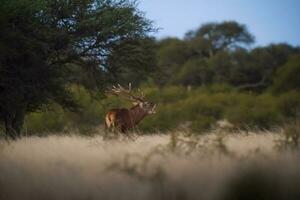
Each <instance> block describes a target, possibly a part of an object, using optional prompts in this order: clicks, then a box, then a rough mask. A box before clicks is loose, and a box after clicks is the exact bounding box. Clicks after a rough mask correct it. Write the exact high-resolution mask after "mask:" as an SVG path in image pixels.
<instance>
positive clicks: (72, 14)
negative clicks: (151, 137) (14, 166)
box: [0, 0, 155, 138]
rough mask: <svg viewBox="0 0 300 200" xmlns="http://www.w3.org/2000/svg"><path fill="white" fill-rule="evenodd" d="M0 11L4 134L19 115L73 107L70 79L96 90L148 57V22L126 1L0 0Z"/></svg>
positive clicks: (11, 131)
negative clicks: (41, 110) (49, 108)
mask: <svg viewBox="0 0 300 200" xmlns="http://www.w3.org/2000/svg"><path fill="white" fill-rule="evenodd" d="M0 13H1V14H0V30H1V31H0V54H1V57H0V120H1V121H3V122H4V123H5V127H6V134H7V135H8V136H10V137H11V138H16V137H18V136H20V130H21V128H22V125H23V121H24V117H25V115H26V114H27V113H30V112H33V111H37V110H39V109H42V108H43V107H44V106H47V105H51V104H53V103H56V104H60V105H61V106H62V107H63V108H64V109H69V110H71V111H75V110H77V109H78V104H77V102H76V101H74V99H73V97H74V95H73V94H72V91H71V90H70V85H71V84H82V85H84V86H85V87H86V88H88V89H98V90H100V91H101V89H103V88H104V86H105V84H107V82H108V81H112V80H115V79H116V78H118V77H125V78H126V79H127V80H128V79H131V78H134V79H136V77H131V76H128V75H126V76H124V74H122V73H121V72H123V73H126V72H127V71H134V72H145V71H148V72H149V68H151V65H152V64H153V62H151V61H152V60H155V59H153V58H154V52H153V49H154V48H153V47H152V45H153V41H152V40H150V39H147V33H148V32H149V31H152V30H153V29H152V25H151V22H150V21H149V20H147V19H145V18H144V17H143V15H142V14H141V13H140V12H139V11H138V10H137V5H136V3H135V2H134V1H128V0H116V1H110V0H85V1H69V0H60V1H51V0H37V1H33V0H22V1H21V0H10V1H8V0H4V1H3V2H1V5H0ZM121 55H122V56H121ZM141 66H142V67H141ZM131 67H132V68H131ZM120 68H122V70H121V69H120ZM120 74H122V76H121V75H120ZM131 74H133V73H132V72H131ZM141 74H143V73H140V74H139V75H138V77H140V78H141V79H142V78H143V77H145V76H141ZM118 75H120V76H118ZM137 82H139V81H137ZM86 118H87V117H86ZM87 120H88V119H87Z"/></svg>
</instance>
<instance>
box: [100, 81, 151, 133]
mask: <svg viewBox="0 0 300 200" xmlns="http://www.w3.org/2000/svg"><path fill="white" fill-rule="evenodd" d="M107 93H110V94H114V95H116V96H119V97H125V98H126V99H128V100H130V101H131V102H132V104H133V107H131V108H129V109H127V108H116V109H111V110H109V111H108V113H107V114H106V116H105V125H106V128H107V129H110V130H113V131H115V130H118V131H121V132H122V133H126V132H127V131H128V130H130V129H133V128H134V127H135V126H136V125H137V124H138V123H139V122H141V121H142V120H143V119H144V117H146V116H147V115H151V114H155V108H156V104H154V103H151V102H148V101H146V100H145V96H144V95H143V93H142V96H135V95H133V94H132V91H131V84H129V86H128V89H125V88H124V87H122V86H121V85H119V84H118V87H116V86H113V87H112V89H111V90H109V91H107Z"/></svg>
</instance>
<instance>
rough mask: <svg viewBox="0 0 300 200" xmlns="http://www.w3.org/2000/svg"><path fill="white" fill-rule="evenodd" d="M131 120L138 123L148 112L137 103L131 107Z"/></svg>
mask: <svg viewBox="0 0 300 200" xmlns="http://www.w3.org/2000/svg"><path fill="white" fill-rule="evenodd" d="M129 112H130V117H131V121H132V123H133V124H134V125H136V124H138V123H139V122H140V121H142V120H143V119H144V117H145V116H146V115H147V112H146V111H145V110H143V109H142V108H141V107H140V106H138V105H136V106H133V107H132V108H130V109H129Z"/></svg>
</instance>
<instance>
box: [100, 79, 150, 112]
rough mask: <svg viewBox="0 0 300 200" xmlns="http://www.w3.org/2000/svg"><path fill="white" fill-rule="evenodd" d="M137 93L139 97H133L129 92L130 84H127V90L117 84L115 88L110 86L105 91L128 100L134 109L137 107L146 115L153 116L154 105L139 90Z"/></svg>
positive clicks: (130, 91)
mask: <svg viewBox="0 0 300 200" xmlns="http://www.w3.org/2000/svg"><path fill="white" fill-rule="evenodd" d="M138 91H139V95H133V94H132V90H131V83H129V84H128V88H125V87H123V86H121V85H120V84H118V85H117V86H112V88H111V89H110V90H108V91H106V93H110V94H114V95H116V96H119V97H122V98H125V99H127V100H129V101H130V102H131V103H132V104H133V105H134V107H136V106H139V107H140V108H141V109H142V110H144V111H145V113H147V114H155V113H156V104H154V103H152V102H149V101H147V100H146V99H145V95H144V93H143V92H142V91H141V90H139V89H138Z"/></svg>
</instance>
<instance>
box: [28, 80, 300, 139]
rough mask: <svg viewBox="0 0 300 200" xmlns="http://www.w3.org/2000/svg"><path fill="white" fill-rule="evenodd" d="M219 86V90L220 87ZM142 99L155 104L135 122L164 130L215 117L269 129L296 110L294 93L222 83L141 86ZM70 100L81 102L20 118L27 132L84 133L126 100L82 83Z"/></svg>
mask: <svg viewBox="0 0 300 200" xmlns="http://www.w3.org/2000/svg"><path fill="white" fill-rule="evenodd" d="M222 88H223V89H222ZM142 90H143V91H144V92H145V94H146V97H147V99H149V100H150V101H153V102H155V103H157V105H158V106H157V113H156V114H155V115H150V116H147V117H146V118H145V119H144V120H143V121H142V122H141V123H140V124H139V125H138V127H137V129H138V130H140V131H143V132H153V131H167V130H172V129H177V128H180V127H182V126H184V127H187V128H190V129H191V130H192V131H194V132H203V131H205V130H207V129H209V128H211V127H212V126H213V125H214V124H215V123H216V122H217V121H218V120H221V119H227V120H228V121H229V122H231V123H232V124H233V125H234V126H235V127H236V128H245V127H247V128H262V129H269V128H272V127H273V126H277V125H281V124H282V123H283V122H285V121H288V120H289V119H290V118H291V117H296V116H297V115H298V114H299V110H300V93H299V92H296V91H293V92H288V93H285V94H281V95H280V96H273V95H272V94H267V93H266V94H261V95H257V94H253V93H241V92H237V91H234V90H232V89H230V88H228V87H226V86H220V85H219V86H212V87H207V88H205V87H201V88H195V89H194V88H192V89H191V90H187V89H186V88H184V87H175V86H172V87H166V88H161V89H159V88H156V87H144V88H143V89H142ZM75 91H76V99H77V100H78V102H79V103H80V104H81V105H82V109H81V111H80V112H78V113H71V112H67V111H65V110H63V109H62V108H61V107H59V106H57V105H53V106H51V108H50V109H48V110H43V111H42V112H39V113H32V114H30V115H29V116H27V118H26V122H25V131H26V132H27V133H28V134H42V133H43V132H45V133H47V132H53V131H55V132H57V131H58V132H59V131H63V130H65V129H77V130H79V132H80V133H82V134H88V133H89V131H91V130H93V129H94V128H96V127H98V126H100V125H103V122H104V116H105V113H106V112H107V111H108V110H109V109H112V108H118V107H125V108H130V107H131V103H130V102H128V101H126V100H122V99H119V98H117V97H115V96H109V97H107V98H104V99H103V98H98V99H97V98H96V99H95V98H93V97H92V95H91V94H90V93H88V92H87V91H86V90H84V89H83V88H77V89H76V90H75Z"/></svg>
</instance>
